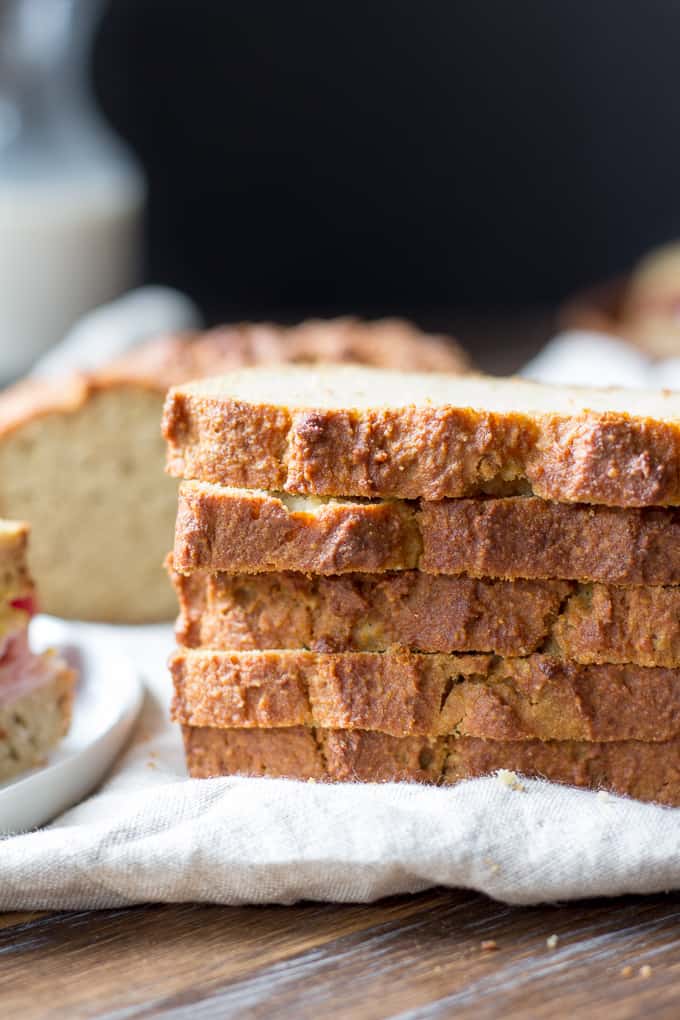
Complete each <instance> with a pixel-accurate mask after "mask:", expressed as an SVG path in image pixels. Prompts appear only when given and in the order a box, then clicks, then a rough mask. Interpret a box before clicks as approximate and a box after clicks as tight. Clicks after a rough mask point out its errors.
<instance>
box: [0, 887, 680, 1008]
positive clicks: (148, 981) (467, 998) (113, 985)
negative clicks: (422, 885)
mask: <svg viewBox="0 0 680 1020" xmlns="http://www.w3.org/2000/svg"><path fill="white" fill-rule="evenodd" d="M553 933H555V934H557V935H558V936H559V941H558V945H557V947H556V948H554V949H550V948H549V947H548V945H547V943H546V940H547V938H548V936H549V935H552V934H553ZM488 939H494V940H495V941H496V943H497V946H498V949H497V950H496V951H485V950H483V949H482V945H481V944H482V942H483V941H484V940H488ZM644 965H648V966H650V967H651V975H650V977H648V978H646V979H645V978H643V977H641V976H640V975H639V969H640V967H642V966H644ZM627 966H630V967H631V968H632V976H631V977H623V976H622V975H621V971H622V969H623V968H625V967H627ZM121 975H125V979H124V982H121ZM0 995H1V996H2V1002H3V1006H4V1007H5V1009H6V1010H7V1012H8V1014H10V1013H11V1011H12V1010H14V1011H15V1012H17V1013H18V1012H19V1011H21V1015H22V1017H27V1018H32V1017H42V1016H45V1015H49V1016H50V1017H56V1018H60V1017H69V1018H70V1017H73V1018H86V1017H87V1018H89V1017H94V1016H105V1017H108V1018H109V1020H132V1018H134V1020H137V1018H140V1020H141V1018H145V1020H146V1018H150V1017H166V1018H173V1020H175V1018H180V1017H184V1016H187V1017H188V1016H190V1017H191V1018H192V1020H193V1018H196V1020H203V1018H208V1017H232V1016H234V1017H236V1016H239V1017H240V1016H244V1015H245V1016H248V1017H254V1018H257V1017H265V1016H266V1017H267V1018H269V1017H271V1016H272V1015H275V1016H276V1017H277V1018H278V1017H284V1018H285V1017H296V1018H297V1017H300V1018H305V1017H312V1016H313V1017H315V1018H317V1017H318V1016H320V1015H321V1016H331V1015H332V1016H334V1017H340V1018H343V1017H352V1018H353V1020H354V1018H358V1020H382V1018H383V1017H391V1016H399V1017H409V1018H410V1017H414V1018H415V1017H416V1016H417V1017H446V1016H451V1015H455V1016H456V1017H459V1016H461V1017H466V1016H470V1017H472V1016H473V1015H474V1016H475V1017H481V1018H484V1017H496V1016H498V1017H500V1016H503V1017H510V1018H514V1017H526V1016H529V1015H530V1016H532V1017H536V1018H538V1020H541V1018H543V1017H545V1018H547V1017H548V1016H550V1017H551V1018H553V1017H554V1016H567V1015H568V1016H574V1017H580V1016H583V1017H588V1018H590V1017H593V1018H595V1020H599V1018H600V1017H602V1018H603V1020H604V1017H605V1016H606V1017H607V1018H608V1020H609V1018H610V1017H611V1018H614V1020H619V1018H622V1020H627V1018H629V1017H630V1018H632V1017H635V1016H638V1015H640V1014H641V1013H645V1015H646V1014H649V1015H650V1016H654V1017H664V1016H669V1017H671V1016H672V1017H674V1018H675V1017H677V1015H678V1007H677V1003H678V1002H679V1001H680V896H669V897H650V898H648V899H624V900H614V901H598V902H591V903H583V904H572V905H569V906H566V907H562V908H551V907H544V908H536V909H519V908H511V907H507V906H504V905H502V904H498V903H493V902H491V901H489V900H486V899H485V898H483V897H481V896H477V895H475V894H472V893H467V892H464V891H435V892H432V893H426V894H423V895H422V896H418V897H411V898H400V899H395V900H388V901H384V902H383V903H380V904H375V905H371V906H359V907H353V906H347V907H343V906H330V905H314V904H308V905H301V906H295V907H289V908H285V907H284V908H282V907H262V908H242V909H236V908H221V907H195V906H177V907H148V908H138V909H134V910H127V911H108V912H102V913H82V914H75V915H74V914H69V915H59V916H57V917H47V918H42V919H38V920H36V921H33V922H31V923H29V924H27V925H23V926H19V927H18V928H14V929H5V930H4V931H2V932H0ZM48 1009H49V1014H48V1013H47V1012H46V1011H47V1010H48Z"/></svg>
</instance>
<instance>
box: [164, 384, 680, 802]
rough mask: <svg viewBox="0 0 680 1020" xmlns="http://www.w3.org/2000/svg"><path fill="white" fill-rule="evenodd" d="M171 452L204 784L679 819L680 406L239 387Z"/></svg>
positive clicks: (196, 408)
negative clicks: (572, 801) (462, 788)
mask: <svg viewBox="0 0 680 1020" xmlns="http://www.w3.org/2000/svg"><path fill="white" fill-rule="evenodd" d="M164 434H165V437H166V440H167V442H168V445H169V459H168V464H169V471H170V473H171V474H173V475H175V476H178V477H180V478H182V479H183V481H182V483H181V486H180V492H179V512H178V516H177V525H176V538H175V546H174V552H173V554H172V558H171V572H172V576H173V579H174V583H175V586H176V590H177V592H178V595H179V600H180V608H181V611H180V616H179V621H178V627H177V634H178V642H179V644H180V645H181V646H182V647H181V648H180V649H179V650H178V651H177V653H176V654H175V655H174V656H173V659H172V661H171V669H172V673H173V677H174V685H175V697H174V703H173V715H174V718H175V719H176V720H177V721H178V722H179V723H181V725H182V727H183V733H184V741H185V748H186V756H187V763H188V768H189V772H190V774H191V775H192V776H196V777H205V776H217V775H225V774H232V773H242V774H250V775H272V776H289V777H295V778H301V779H315V780H321V779H327V780H355V781H385V780H411V781H413V780H415V781H422V782H432V783H444V784H447V783H454V782H457V781H459V780H462V779H465V778H467V777H473V776H479V775H484V774H488V773H492V772H495V771H497V770H507V772H504V773H503V775H504V776H505V778H506V779H507V777H508V776H510V780H509V781H511V782H514V781H515V780H514V777H513V776H512V772H513V771H514V772H515V773H522V774H524V775H530V776H543V777H546V778H548V779H550V780H554V781H557V782H563V783H569V784H573V785H577V786H584V787H591V788H601V789H605V790H610V791H614V792H617V793H622V794H628V795H631V796H634V797H638V798H640V799H644V800H653V801H658V802H661V803H666V804H680V587H678V585H680V510H676V509H674V507H675V506H677V505H679V504H680V395H672V394H669V393H663V394H662V393H643V392H639V393H635V394H631V393H629V392H626V393H624V392H617V391H615V390H601V391H598V390H575V389H571V390H567V389H563V388H553V387H547V386H540V385H537V384H532V383H524V382H520V381H518V380H512V379H510V380H507V379H506V380H500V379H489V378H484V377H480V376H466V377H455V376H449V375H443V374H441V375H425V374H422V375H419V374H414V373H397V372H390V371H383V370H379V369H371V368H358V367H335V368H323V367H317V368H311V367H310V368H303V367H300V368H278V369H276V370H267V369H253V370H244V371H240V372H236V373H233V374H231V375H228V376H224V377H221V378H216V379H210V380H203V381H201V382H198V383H193V384H188V385H182V386H178V387H175V388H174V389H172V390H171V391H170V392H169V394H168V397H167V401H166V406H165V414H164Z"/></svg>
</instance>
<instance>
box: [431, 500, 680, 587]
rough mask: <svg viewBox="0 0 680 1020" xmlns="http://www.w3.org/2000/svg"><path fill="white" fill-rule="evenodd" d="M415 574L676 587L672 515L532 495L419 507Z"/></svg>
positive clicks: (678, 518)
mask: <svg viewBox="0 0 680 1020" xmlns="http://www.w3.org/2000/svg"><path fill="white" fill-rule="evenodd" d="M418 521H419V525H420V531H421V536H422V542H423V554H422V557H421V560H420V563H419V567H420V569H421V570H425V571H428V572H432V573H445V574H446V573H451V574H458V573H467V574H471V575H473V576H475V577H483V576H488V577H527V578H537V579H538V578H552V577H561V578H566V579H573V580H577V581H603V582H611V583H614V584H635V585H638V584H640V585H642V584H668V585H672V584H680V512H678V511H677V510H672V509H659V508H645V509H633V508H628V509H619V508H616V507H602V506H583V505H578V504H575V505H567V504H563V503H554V502H548V501H544V500H541V499H535V498H524V497H507V498H503V499H483V500H478V499H465V500H444V501H442V502H440V503H431V502H422V503H421V504H420V511H419V514H418Z"/></svg>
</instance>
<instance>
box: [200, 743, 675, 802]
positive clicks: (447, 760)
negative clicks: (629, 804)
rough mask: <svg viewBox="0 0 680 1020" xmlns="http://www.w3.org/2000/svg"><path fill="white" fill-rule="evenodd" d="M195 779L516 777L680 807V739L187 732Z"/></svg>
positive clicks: (454, 780)
mask: <svg viewBox="0 0 680 1020" xmlns="http://www.w3.org/2000/svg"><path fill="white" fill-rule="evenodd" d="M183 735H184V745H185V751H186V759H187V767H188V770H189V774H190V775H191V776H193V777H194V778H197V779H203V778H208V777H210V776H223V775H234V774H241V775H250V776H283V777H286V778H291V779H303V780H304V779H314V780H326V781H339V782H389V781H404V780H407V781H411V782H423V783H438V782H441V783H443V784H445V785H449V784H453V783H457V782H460V781H461V780H464V779H471V778H475V777H477V776H483V775H488V774H490V773H493V772H496V771H497V770H499V769H511V770H514V771H516V772H519V773H521V774H523V775H526V776H535V777H539V778H545V779H549V780H551V781H553V782H556V783H565V784H568V785H570V786H580V787H586V788H589V789H604V790H609V791H611V792H612V793H617V794H622V795H627V796H630V797H635V798H637V799H639V800H647V801H655V802H657V803H659V804H668V805H680V740H678V739H676V740H671V741H667V742H664V743H658V744H645V743H642V742H640V741H635V740H629V741H623V742H621V743H612V744H595V743H581V742H574V741H564V742H561V743H559V742H554V741H553V742H550V743H547V742H546V743H544V742H541V741H529V742H525V743H517V742H512V741H510V742H508V741H491V740H489V741H487V740H479V739H476V738H474V737H471V738H464V737H463V738H455V737H453V738H445V737H440V738H438V739H436V740H433V739H431V738H427V737H401V738H398V737H390V736H387V735H385V734H380V733H367V732H365V731H354V732H347V731H343V730H316V731H315V730H309V729H304V728H302V727H296V728H292V729H288V730H279V731H276V730H239V729H229V730H218V729H209V728H194V727H190V726H184V727H183Z"/></svg>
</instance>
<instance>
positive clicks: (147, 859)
mask: <svg viewBox="0 0 680 1020" xmlns="http://www.w3.org/2000/svg"><path fill="white" fill-rule="evenodd" d="M110 630H111V632H112V634H111V635H110V638H111V639H113V640H114V641H115V644H116V647H117V649H118V650H121V651H124V652H127V653H128V654H129V655H130V657H131V658H132V660H133V661H134V662H135V663H136V664H137V666H138V668H140V670H141V671H142V673H143V675H144V678H145V681H146V684H147V695H146V700H145V703H144V707H143V710H142V714H141V717H140V720H139V723H138V725H137V727H136V730H135V734H134V737H133V739H132V742H131V744H130V746H129V748H128V749H127V751H126V752H125V753H124V754H123V755H122V756H121V758H120V760H119V762H118V764H117V765H116V767H115V769H114V771H113V772H112V774H111V775H110V777H109V778H108V779H107V780H106V781H105V782H104V783H103V785H102V786H101V788H100V789H99V791H98V792H96V793H95V794H94V795H93V796H91V797H89V798H88V799H87V800H85V801H84V802H83V803H82V804H80V805H79V806H78V807H76V808H73V809H72V810H71V811H69V812H67V813H66V814H64V815H62V816H61V817H60V818H58V819H57V820H56V821H55V822H53V824H52V825H50V826H49V827H48V828H46V829H43V830H41V831H38V832H32V833H28V834H26V835H22V836H13V837H9V838H7V839H5V840H2V841H0V910H21V909H50V910H60V909H67V908H87V907H114V906H125V905H129V904H134V903H147V902H178V901H182V900H198V901H204V902H211V903H229V904H241V903H291V902H293V901H295V900H300V899H313V900H333V901H338V902H365V901H369V900H374V899H377V898H378V897H381V896H389V895H392V894H395V893H404V892H417V891H419V890H422V889H426V888H428V887H429V886H433V885H448V886H459V887H465V888H470V889H478V890H481V891H483V892H486V893H488V894H489V895H490V896H493V897H495V898H496V899H499V900H505V901H506V902H508V903H539V902H542V901H546V900H566V899H571V898H574V897H582V896H603V895H605V896H613V895H616V894H618V893H645V892H658V891H661V890H666V889H674V888H680V809H670V808H661V807H656V806H654V805H649V804H639V803H636V802H635V801H632V800H626V799H623V798H619V797H610V796H605V795H602V794H597V793H592V792H588V791H582V790H573V789H568V788H566V787H561V786H556V785H553V784H550V783H545V782H539V781H531V780H525V779H523V780H522V782H521V785H522V787H523V789H521V790H518V789H513V788H511V787H509V786H507V785H505V784H504V783H503V782H502V781H501V780H500V779H499V778H497V777H489V778H485V779H476V780H472V781H469V782H465V783H461V784H459V785H458V786H455V787H450V788H447V789H444V788H441V789H438V788H428V787H419V786H417V785H415V784H396V783H390V784H385V785H360V784H356V785H337V786H334V785H331V784H324V783H300V782H291V781H287V780H279V779H245V778H227V779H209V780H188V779H187V778H186V773H185V770H184V761H183V756H182V748H181V741H180V736H179V731H178V728H177V727H175V726H173V725H171V724H170V723H169V722H168V703H169V699H170V682H169V678H168V676H167V672H166V669H165V659H166V657H167V654H168V652H169V650H170V648H171V647H172V634H171V629H170V628H169V627H167V628H165V627H163V628H159V627H149V628H123V627H120V628H110ZM106 644H107V642H106V641H105V640H102V643H101V652H102V654H104V655H105V654H106Z"/></svg>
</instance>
